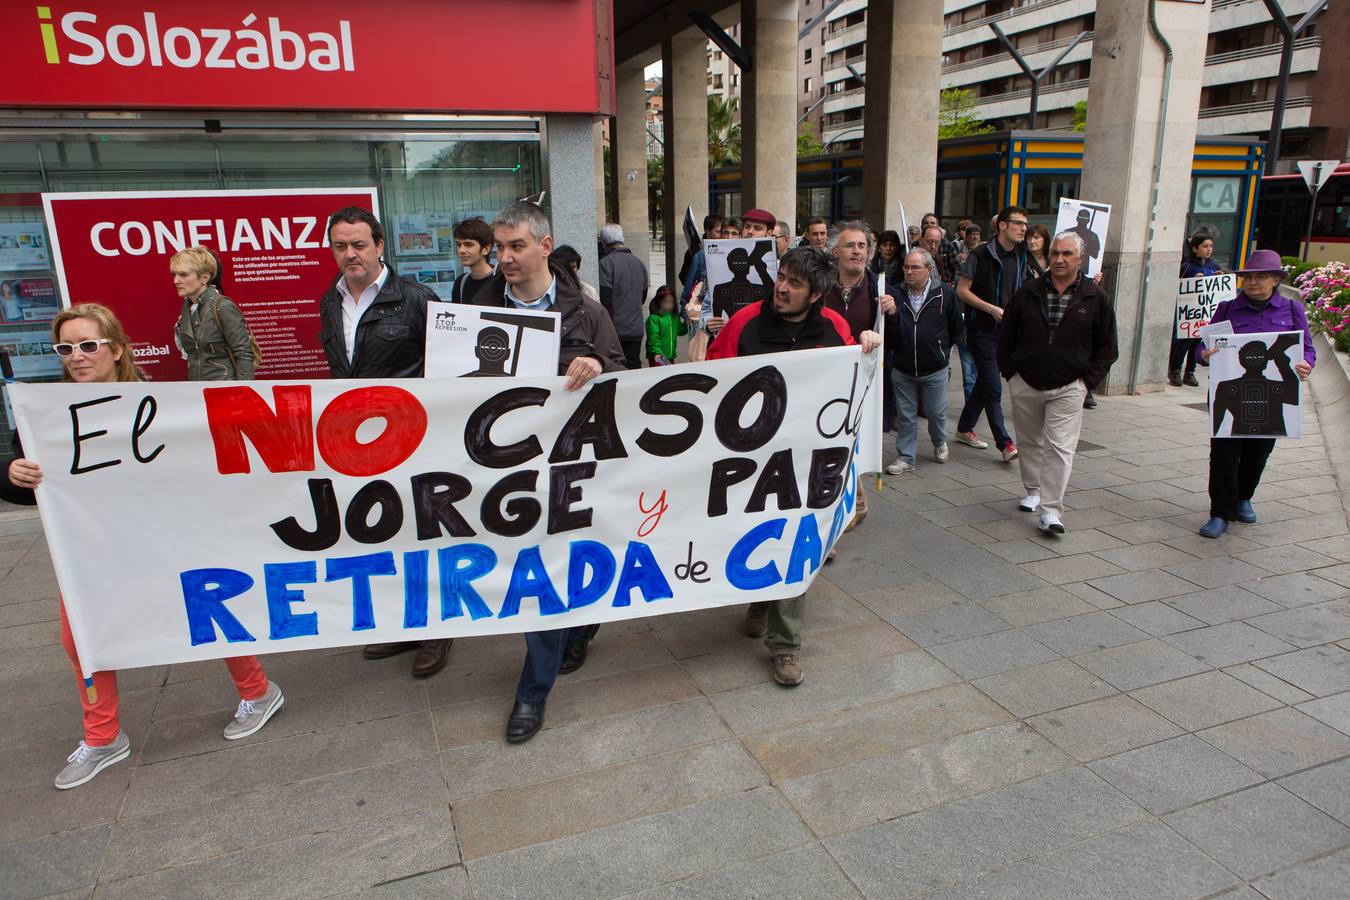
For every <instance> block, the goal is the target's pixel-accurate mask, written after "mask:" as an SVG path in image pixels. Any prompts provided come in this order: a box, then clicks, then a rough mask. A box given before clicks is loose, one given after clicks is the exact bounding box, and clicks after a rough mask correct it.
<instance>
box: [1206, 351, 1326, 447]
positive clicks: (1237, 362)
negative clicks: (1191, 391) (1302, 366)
mask: <svg viewBox="0 0 1350 900" xmlns="http://www.w3.org/2000/svg"><path fill="white" fill-rule="evenodd" d="M1208 341H1213V345H1214V348H1215V351H1216V352H1215V353H1214V355H1213V356H1211V357H1210V358H1209V412H1210V426H1211V431H1210V434H1211V436H1213V437H1216V438H1254V437H1266V438H1269V437H1295V438H1296V437H1302V436H1303V392H1302V390H1301V389H1300V385H1299V380H1298V374H1297V373H1295V372H1294V366H1295V365H1297V364H1298V362H1299V361H1300V360H1302V359H1303V334H1302V332H1298V331H1282V332H1277V333H1270V334H1220V335H1213V336H1211V337H1210V338H1208V339H1207V342H1208Z"/></svg>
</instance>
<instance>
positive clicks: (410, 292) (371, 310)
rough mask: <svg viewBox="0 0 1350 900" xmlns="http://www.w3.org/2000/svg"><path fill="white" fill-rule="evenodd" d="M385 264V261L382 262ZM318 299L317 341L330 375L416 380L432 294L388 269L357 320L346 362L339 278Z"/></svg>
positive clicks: (420, 367)
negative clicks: (320, 343) (319, 324)
mask: <svg viewBox="0 0 1350 900" xmlns="http://www.w3.org/2000/svg"><path fill="white" fill-rule="evenodd" d="M386 265H388V264H387V263H386ZM341 277H342V275H341V274H339V275H338V277H337V278H335V279H333V283H332V285H330V286H329V288H328V292H327V293H325V294H324V295H323V299H322V300H320V301H319V320H320V322H321V323H322V325H321V328H320V332H319V340H320V341H321V342H322V343H323V352H324V355H325V356H326V357H328V371H329V373H330V374H331V375H332V376H333V377H334V378H421V377H422V366H423V363H424V362H425V361H426V346H427V301H429V300H439V299H440V298H439V297H437V296H436V293H435V292H434V291H432V290H431V288H429V287H426V286H425V285H421V284H418V283H417V282H416V281H413V280H412V279H411V278H400V277H399V276H398V273H397V272H395V271H394V270H393V268H390V269H389V275H388V277H387V278H386V279H385V282H384V287H383V288H381V289H380V292H379V294H377V295H376V296H375V301H374V302H373V303H371V304H370V306H368V307H367V308H366V310H365V312H363V313H362V314H361V318H360V320H359V321H358V322H357V324H356V352H355V353H354V354H353V355H352V359H351V362H348V361H347V345H346V341H345V338H344V337H343V331H342V295H341V294H340V293H338V288H337V285H338V279H340V278H341Z"/></svg>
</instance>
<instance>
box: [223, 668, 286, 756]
mask: <svg viewBox="0 0 1350 900" xmlns="http://www.w3.org/2000/svg"><path fill="white" fill-rule="evenodd" d="M285 702H286V698H285V697H284V696H283V695H282V693H281V685H279V684H277V683H276V682H275V681H269V682H268V683H267V693H265V694H263V695H262V696H261V697H259V698H258V699H257V700H240V701H239V708H238V709H236V710H235V711H234V718H233V719H231V720H230V724H228V725H226V726H225V740H227V741H237V740H239V739H240V738H246V737H248V736H249V735H250V734H254V733H256V732H258V731H260V730H261V729H262V727H263V726H264V725H266V724H267V720H268V719H270V718H272V717H273V716H274V715H276V714H277V710H279V709H281V704H283V703H285Z"/></svg>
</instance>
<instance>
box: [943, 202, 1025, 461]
mask: <svg viewBox="0 0 1350 900" xmlns="http://www.w3.org/2000/svg"><path fill="white" fill-rule="evenodd" d="M996 228H997V229H998V234H997V235H995V236H994V239H993V240H991V241H989V242H988V243H987V244H981V245H980V246H978V247H976V248H974V249H973V250H971V251H970V255H969V256H967V257H966V261H965V264H964V265H963V266H962V268H961V274H960V276H959V277H958V278H957V281H956V296H957V298H958V299H959V300H960V301H961V302H962V303H965V304H966V305H967V306H969V307H970V309H969V311H968V312H967V315H966V348H967V350H968V351H969V353H970V355H971V356H972V357H973V358H974V360H975V388H974V389H973V390H972V391H971V392H970V399H969V400H967V401H966V405H965V408H964V409H962V410H961V419H960V421H959V422H958V423H957V425H956V432H957V434H956V439H957V440H958V441H960V442H961V443H963V444H969V445H970V446H972V447H974V448H975V449H976V450H983V449H985V448H986V447H988V446H989V444H988V443H987V442H986V441H984V440H983V439H982V438H981V437H980V436H979V435H978V434H976V433H975V424H976V423H977V422H979V420H980V413H984V414H985V416H986V417H987V418H988V419H989V430H990V431H992V432H993V433H994V446H996V447H998V449H999V450H1000V451H1001V452H1002V454H1003V461H1004V462H1012V461H1013V460H1014V459H1017V446H1016V445H1015V444H1013V440H1012V436H1011V435H1009V434H1008V429H1007V428H1006V427H1004V424H1003V382H1002V381H1001V380H999V376H998V342H999V337H998V333H999V321H1000V320H1001V319H1002V318H1003V309H1004V307H1006V306H1007V305H1008V304H1009V303H1010V302H1011V301H1012V297H1013V294H1015V293H1017V289H1018V288H1020V287H1021V286H1022V282H1023V281H1024V280H1025V278H1026V269H1027V250H1026V235H1027V211H1026V210H1025V209H1023V208H1022V207H1020V206H1005V207H1004V208H1003V209H1001V210H1000V211H999V214H998V217H997V219H996Z"/></svg>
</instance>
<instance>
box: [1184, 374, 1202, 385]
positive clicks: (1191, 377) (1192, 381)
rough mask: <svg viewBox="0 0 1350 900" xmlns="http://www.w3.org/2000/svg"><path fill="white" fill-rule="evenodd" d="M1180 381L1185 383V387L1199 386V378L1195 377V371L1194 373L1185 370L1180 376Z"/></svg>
mask: <svg viewBox="0 0 1350 900" xmlns="http://www.w3.org/2000/svg"><path fill="white" fill-rule="evenodd" d="M1181 383H1182V384H1184V385H1186V387H1199V386H1200V381H1199V379H1197V378H1196V377H1195V373H1194V372H1187V373H1186V374H1185V375H1183V376H1182V378H1181Z"/></svg>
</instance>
